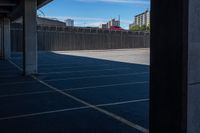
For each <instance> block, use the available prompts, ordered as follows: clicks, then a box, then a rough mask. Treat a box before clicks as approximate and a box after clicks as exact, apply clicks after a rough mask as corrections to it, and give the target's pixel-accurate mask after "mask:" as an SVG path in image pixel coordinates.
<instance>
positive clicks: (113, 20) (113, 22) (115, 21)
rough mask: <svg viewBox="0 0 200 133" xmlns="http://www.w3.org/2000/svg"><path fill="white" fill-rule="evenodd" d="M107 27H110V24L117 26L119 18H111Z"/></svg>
mask: <svg viewBox="0 0 200 133" xmlns="http://www.w3.org/2000/svg"><path fill="white" fill-rule="evenodd" d="M107 26H108V28H111V27H112V26H119V27H120V20H115V19H112V20H110V21H109V22H108V23H107Z"/></svg>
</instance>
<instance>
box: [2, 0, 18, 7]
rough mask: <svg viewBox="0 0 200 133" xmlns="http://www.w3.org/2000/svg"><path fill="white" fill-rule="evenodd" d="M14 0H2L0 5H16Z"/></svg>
mask: <svg viewBox="0 0 200 133" xmlns="http://www.w3.org/2000/svg"><path fill="white" fill-rule="evenodd" d="M16 5H17V4H16V3H15V2H14V1H0V6H16Z"/></svg>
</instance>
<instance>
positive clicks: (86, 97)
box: [0, 52, 149, 133]
mask: <svg viewBox="0 0 200 133" xmlns="http://www.w3.org/2000/svg"><path fill="white" fill-rule="evenodd" d="M12 62H14V63H15V64H16V65H18V66H19V67H22V56H21V54H19V53H15V54H13V55H12ZM38 64H39V69H38V72H39V73H38V74H37V75H35V78H37V80H36V79H34V78H33V77H31V76H30V77H24V76H22V72H21V71H20V70H18V69H17V68H16V67H15V66H14V65H13V64H11V63H10V62H9V61H3V60H0V133H143V132H144V131H141V130H140V129H137V128H135V127H133V126H130V124H128V123H127V121H128V122H129V123H131V124H135V125H138V126H139V127H142V128H143V129H148V127H149V123H148V121H149V114H148V113H149V100H148V99H149V82H148V81H149V66H145V65H138V64H129V63H122V62H115V61H108V60H101V59H94V58H87V57H79V56H69V55H59V54H55V53H51V52H39V55H38ZM38 80H39V81H42V83H41V82H39V81H38ZM70 96H72V97H73V98H72V97H70ZM88 104H89V105H92V106H89V105H88ZM96 107H97V109H96ZM101 110H103V111H101ZM104 111H105V112H109V113H111V114H114V116H118V117H120V118H123V119H124V120H125V121H126V122H123V121H120V120H118V119H116V118H115V117H113V116H111V115H109V114H108V113H107V114H106V113H105V112H104Z"/></svg>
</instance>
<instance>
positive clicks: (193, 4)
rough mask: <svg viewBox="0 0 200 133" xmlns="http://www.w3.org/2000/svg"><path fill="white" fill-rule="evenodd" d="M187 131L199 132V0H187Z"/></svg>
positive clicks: (188, 132)
mask: <svg viewBox="0 0 200 133" xmlns="http://www.w3.org/2000/svg"><path fill="white" fill-rule="evenodd" d="M188 28H189V29H188V30H189V32H188V35H189V39H188V102H187V104H188V110H187V133H200V1H199V0H189V26H188Z"/></svg>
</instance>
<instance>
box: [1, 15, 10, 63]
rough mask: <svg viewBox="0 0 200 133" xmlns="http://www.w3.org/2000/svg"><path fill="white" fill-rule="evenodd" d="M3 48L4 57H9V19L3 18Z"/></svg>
mask: <svg viewBox="0 0 200 133" xmlns="http://www.w3.org/2000/svg"><path fill="white" fill-rule="evenodd" d="M3 50H4V52H3V53H4V59H10V57H11V33H10V19H8V18H4V19H3Z"/></svg>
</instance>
